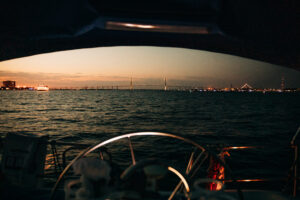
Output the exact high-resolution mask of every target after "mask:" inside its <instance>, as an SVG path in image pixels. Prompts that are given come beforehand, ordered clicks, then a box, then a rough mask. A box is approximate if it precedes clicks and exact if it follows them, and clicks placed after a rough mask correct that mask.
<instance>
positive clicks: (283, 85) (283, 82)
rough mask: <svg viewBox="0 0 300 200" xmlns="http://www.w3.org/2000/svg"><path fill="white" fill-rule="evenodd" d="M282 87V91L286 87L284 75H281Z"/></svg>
mask: <svg viewBox="0 0 300 200" xmlns="http://www.w3.org/2000/svg"><path fill="white" fill-rule="evenodd" d="M280 89H281V90H282V91H283V90H284V89H285V79H284V76H282V77H281V84H280Z"/></svg>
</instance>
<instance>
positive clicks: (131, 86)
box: [130, 77, 133, 90]
mask: <svg viewBox="0 0 300 200" xmlns="http://www.w3.org/2000/svg"><path fill="white" fill-rule="evenodd" d="M130 90H133V84H132V77H131V78H130Z"/></svg>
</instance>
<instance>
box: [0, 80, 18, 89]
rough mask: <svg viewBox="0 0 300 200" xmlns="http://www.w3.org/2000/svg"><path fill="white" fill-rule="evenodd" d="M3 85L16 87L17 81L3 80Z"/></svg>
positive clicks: (10, 87)
mask: <svg viewBox="0 0 300 200" xmlns="http://www.w3.org/2000/svg"><path fill="white" fill-rule="evenodd" d="M3 87H4V88H9V89H15V88H16V81H3Z"/></svg>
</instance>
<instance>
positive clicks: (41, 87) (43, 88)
mask: <svg viewBox="0 0 300 200" xmlns="http://www.w3.org/2000/svg"><path fill="white" fill-rule="evenodd" d="M36 90H37V91H49V87H48V86H46V85H39V86H38V87H37V88H36Z"/></svg>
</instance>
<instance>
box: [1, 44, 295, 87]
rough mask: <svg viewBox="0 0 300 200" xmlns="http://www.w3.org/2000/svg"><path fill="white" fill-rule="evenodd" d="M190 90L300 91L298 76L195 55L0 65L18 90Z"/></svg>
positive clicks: (80, 56)
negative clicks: (43, 87) (28, 87)
mask: <svg viewBox="0 0 300 200" xmlns="http://www.w3.org/2000/svg"><path fill="white" fill-rule="evenodd" d="M131 77H132V79H133V82H134V83H135V84H138V85H160V84H161V85H163V84H164V79H165V78H167V79H168V84H169V85H178V86H179V85H182V86H185V85H189V86H197V87H216V88H225V87H229V86H230V85H231V84H232V85H234V86H235V87H240V86H241V85H243V84H244V83H245V82H247V83H249V84H250V85H252V86H253V87H256V88H280V84H281V78H282V77H285V80H286V87H289V88H296V87H300V80H299V77H300V72H299V71H296V70H293V69H290V68H286V67H281V66H277V65H272V64H268V63H264V62H259V61H255V60H250V59H245V58H240V57H236V56H231V55H225V54H219V53H212V52H206V51H199V50H188V49H181V48H161V47H105V48H103V47H102V48H91V49H81V50H72V51H62V52H54V53H48V54H40V55H35V56H30V57H24V58H18V59H13V60H8V61H4V62H0V79H1V81H4V80H16V81H17V83H19V84H20V85H31V86H37V85H39V84H47V85H48V86H49V87H97V86H98V87H99V86H100V87H101V86H108V85H116V86H117V85H118V86H122V85H129V82H130V79H131Z"/></svg>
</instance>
